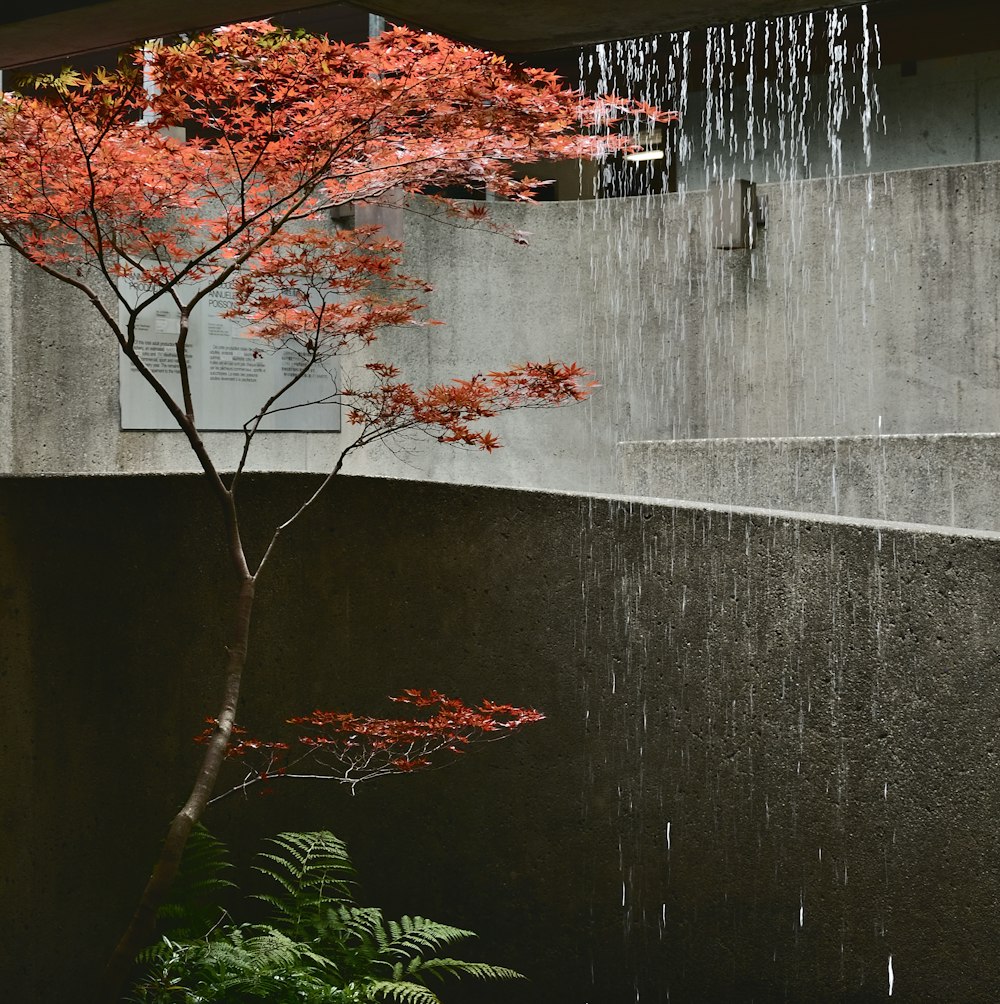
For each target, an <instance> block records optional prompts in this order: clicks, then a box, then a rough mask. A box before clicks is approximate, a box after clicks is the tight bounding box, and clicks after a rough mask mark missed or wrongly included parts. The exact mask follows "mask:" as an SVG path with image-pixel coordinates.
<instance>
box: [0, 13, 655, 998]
mask: <svg viewBox="0 0 1000 1004" xmlns="http://www.w3.org/2000/svg"><path fill="white" fill-rule="evenodd" d="M622 116H626V117H634V118H635V119H636V121H639V120H642V121H646V120H647V119H648V118H654V119H656V118H658V119H661V120H662V119H663V118H665V117H667V116H666V115H665V114H664V113H660V112H657V111H656V110H654V109H651V108H649V107H647V106H644V105H641V104H638V103H634V102H627V101H619V100H617V99H601V100H590V99H587V98H585V97H583V96H582V95H580V94H579V93H576V92H574V91H572V90H568V89H566V88H565V87H563V86H562V85H561V84H560V82H559V81H558V80H557V78H556V77H555V76H553V75H552V74H551V73H548V72H546V71H542V70H531V69H518V68H515V67H512V66H510V65H508V63H506V62H505V61H504V60H503V59H501V58H500V57H498V56H495V55H491V54H488V53H484V52H480V51H477V50H475V49H472V48H469V47H466V46H462V45H459V44H456V43H453V42H450V41H448V40H446V39H443V38H439V37H436V36H433V35H428V34H421V33H417V32H414V31H410V30H407V29H403V28H393V29H391V30H389V31H386V32H385V33H384V34H382V35H381V36H380V37H378V38H375V39H373V40H371V41H370V42H368V43H367V44H362V45H346V44H341V43H338V42H333V41H330V40H328V39H326V38H316V37H309V36H299V35H293V34H289V33H286V32H283V31H279V30H277V29H275V28H274V27H272V26H271V25H270V24H269V23H268V22H254V23H248V24H243V25H237V26H234V27H228V28H222V29H219V30H217V31H215V32H212V33H207V34H202V35H198V36H196V37H192V38H190V39H187V40H184V41H181V42H178V43H176V44H165V45H164V44H155V45H150V46H147V47H145V48H144V49H143V50H141V51H138V52H137V53H136V54H135V55H134V56H132V57H130V58H128V59H125V60H123V62H122V63H121V65H119V66H118V67H117V68H116V69H113V70H98V71H96V72H94V73H91V74H77V73H72V72H68V71H67V72H65V73H63V74H60V75H56V76H51V77H41V78H36V79H35V80H34V82H33V83H31V84H30V85H28V86H25V87H22V88H21V92H20V93H7V94H4V96H3V101H2V105H0V238H2V242H3V243H4V244H5V245H6V246H7V247H9V248H10V249H12V250H13V252H15V253H16V254H18V255H20V256H21V257H22V258H24V259H25V260H26V261H28V262H30V263H31V264H32V265H34V266H36V267H37V268H39V269H41V270H42V271H44V272H46V273H47V274H49V275H50V276H52V277H53V278H55V279H57V280H59V281H60V282H63V283H66V284H68V285H69V286H72V287H74V288H75V289H77V290H79V291H80V292H81V293H82V294H83V296H84V297H86V299H87V300H88V301H89V303H90V304H91V305H92V307H93V309H94V310H95V311H97V313H98V314H99V315H100V317H101V318H102V319H103V322H104V325H105V326H106V329H107V334H108V344H109V350H112V351H120V352H121V353H123V354H124V356H125V357H126V358H127V360H128V361H129V363H131V365H132V366H133V367H134V368H135V370H136V371H137V372H138V373H139V374H140V375H141V377H142V378H143V379H145V381H146V382H147V383H148V385H149V387H150V388H152V391H153V392H154V394H155V395H156V397H157V398H158V399H159V401H160V402H162V405H163V406H164V407H165V408H166V409H167V411H168V412H169V414H170V416H171V417H172V419H173V421H174V422H176V425H177V427H178V429H179V430H180V431H181V433H183V435H184V436H185V437H186V438H187V442H188V443H189V444H190V447H191V450H192V451H193V452H194V454H195V456H196V457H197V460H198V463H199V464H200V466H201V469H202V470H203V472H204V476H205V478H206V479H207V480H208V482H210V484H211V486H212V490H213V493H214V496H215V498H216V500H217V502H218V506H219V510H220V512H221V514H222V519H223V524H224V534H225V545H226V548H227V552H228V555H229V560H230V563H231V566H232V569H233V571H234V573H235V586H234V589H233V593H232V595H231V596H230V597H228V598H227V601H228V602H229V603H230V604H231V606H232V615H231V616H232V620H231V626H230V628H229V634H228V641H227V646H226V653H225V656H224V659H223V665H222V666H221V670H220V682H221V694H220V698H219V704H218V707H217V709H216V710H215V714H214V715H213V721H212V727H211V729H210V731H209V734H208V735H207V736H206V737H205V743H204V756H203V758H202V761H201V764H200V767H199V769H198V771H197V775H196V777H195V779H194V782H193V785H192V788H191V792H190V795H189V797H188V799H187V801H186V803H185V804H184V806H183V807H182V809H181V810H180V811H179V812H178V813H177V815H176V816H175V817H174V819H173V821H172V822H171V824H170V826H169V830H168V833H167V836H166V839H165V841H164V845H163V850H162V854H161V856H160V858H159V860H158V861H157V862H156V864H155V867H154V869H153V871H152V875H151V877H150V879H149V882H148V884H147V885H146V888H145V891H144V892H143V895H142V898H141V901H140V903H139V906H138V908H137V910H136V913H135V916H134V917H133V919H132V922H131V923H130V925H129V927H128V929H127V931H126V933H125V934H124V935H123V937H122V939H121V941H120V943H119V945H118V947H117V949H116V951H115V953H114V955H113V957H112V959H111V962H110V963H109V966H108V971H107V980H108V982H107V987H108V989H107V994H108V996H109V997H112V998H113V997H114V996H115V995H116V994H117V989H118V987H120V985H121V982H122V979H123V976H124V974H125V973H126V972H127V969H128V966H129V964H130V963H131V960H132V958H133V957H134V955H135V952H136V950H137V949H138V948H139V947H141V945H142V944H143V943H144V942H145V941H146V940H147V939H148V938H149V937H150V935H151V932H152V930H153V924H154V920H155V916H156V911H157V908H158V906H159V905H160V903H161V902H162V901H163V898H164V896H165V894H166V892H167V890H168V888H169V886H170V884H171V882H172V880H173V878H174V876H175V874H176V871H177V868H178V864H179V861H180V857H181V854H182V852H183V849H184V845H185V842H186V840H187V837H188V834H189V833H190V831H191V828H192V826H193V825H194V824H195V823H196V822H197V821H198V819H199V818H200V817H201V815H202V813H203V811H204V809H205V807H206V805H207V803H208V802H209V800H210V799H211V798H212V795H213V792H214V790H215V787H216V782H217V778H218V776H219V771H220V767H221V765H222V764H223V761H224V760H225V758H226V756H227V750H230V749H231V748H233V728H234V720H235V715H236V708H237V702H238V700H239V693H240V682H241V678H242V675H243V670H244V666H245V664H246V660H247V645H248V639H249V631H250V622H251V613H252V610H253V604H254V595H255V592H256V589H257V587H258V584H259V582H260V581H261V574H262V572H263V571H264V569H265V568H266V566H267V564H268V562H269V559H270V557H271V555H272V553H273V551H274V547H275V546H276V544H277V543H278V541H279V539H280V537H281V535H282V533H283V532H284V531H285V530H286V529H287V528H288V527H289V526H290V525H291V524H292V523H293V522H295V521H296V520H297V519H299V518H300V517H301V516H302V515H303V513H304V512H306V511H307V510H308V508H309V507H310V506H311V505H312V503H313V502H315V500H316V498H317V497H318V496H319V495H320V493H321V492H322V491H323V489H324V488H325V487H326V485H327V484H329V482H330V479H331V478H332V477H334V476H335V475H336V474H337V473H338V472H340V470H341V469H342V467H343V464H344V461H345V460H346V458H347V457H348V456H349V455H350V454H351V453H352V452H354V451H355V450H359V449H362V448H363V447H365V446H367V445H369V444H371V443H374V442H377V441H380V440H384V439H386V438H388V437H392V436H398V435H400V434H403V433H407V432H424V433H428V434H430V435H431V436H433V437H435V438H436V439H438V440H440V441H441V442H443V443H457V444H462V445H465V446H470V447H474V448H479V449H483V450H492V449H494V448H495V447H496V446H497V445H498V443H497V440H496V438H495V437H494V435H493V434H492V433H490V432H489V431H486V430H482V429H480V428H479V427H477V426H476V423H477V422H478V421H479V420H481V419H488V418H491V417H493V416H495V415H497V414H499V413H500V412H503V411H507V410H510V409H514V408H521V407H529V406H546V405H558V404H562V403H564V402H570V401H579V400H581V399H582V398H584V397H586V396H587V394H588V392H589V390H590V388H591V386H593V385H592V384H591V383H590V382H589V380H588V377H589V374H587V373H586V372H585V371H584V370H583V369H581V367H580V366H578V365H577V364H575V363H558V362H552V361H541V362H527V363H522V364H520V365H516V366H508V367H507V368H499V369H497V370H496V371H495V372H490V373H485V374H474V375H468V376H466V377H464V378H462V379H456V380H455V381H454V382H452V383H449V384H443V385H440V386H435V387H430V388H415V387H413V386H411V385H410V384H408V383H406V382H405V381H404V380H403V379H402V378H401V374H400V373H399V371H398V370H397V368H396V367H395V366H393V365H392V363H391V361H386V362H373V363H369V364H368V366H367V368H366V371H365V372H366V373H367V375H368V378H369V380H368V382H367V383H364V384H362V385H358V386H353V387H343V388H340V389H337V390H335V391H334V392H333V393H330V394H328V395H326V396H324V397H323V398H322V403H323V404H326V405H330V404H338V405H343V407H344V408H345V413H346V416H347V419H348V423H349V425H350V435H345V436H344V445H343V448H342V449H341V451H340V454H339V456H338V457H337V459H336V461H335V463H333V465H332V466H331V468H330V470H329V472H328V474H327V477H326V478H325V479H324V480H323V481H322V483H321V484H320V485H319V487H317V488H316V489H315V490H314V491H313V492H312V493H311V494H309V495H308V497H306V498H303V500H302V502H301V504H300V505H299V507H298V508H297V509H296V510H295V511H293V512H290V513H288V515H287V518H286V519H285V520H284V521H283V522H281V523H280V524H279V525H277V526H275V527H274V528H273V533H272V534H271V537H270V543H269V544H268V545H267V546H266V547H265V548H264V549H263V551H262V554H261V555H260V556H259V557H257V558H256V559H255V560H251V558H250V556H248V554H247V552H246V550H245V548H244V542H243V537H242V534H241V510H240V501H241V496H240V493H239V485H240V479H241V477H242V475H243V473H244V470H245V469H246V467H247V465H248V463H249V460H250V456H251V451H252V447H253V444H254V440H255V436H256V435H257V433H258V431H259V430H260V427H261V423H262V422H264V420H265V419H267V418H268V417H269V416H272V415H274V414H276V413H278V412H281V411H282V410H284V409H286V408H290V407H300V406H302V402H301V401H299V400H298V399H293V398H292V396H291V392H292V389H293V388H295V387H296V386H297V385H299V384H304V382H305V380H306V377H307V376H308V375H309V374H310V373H311V372H314V371H315V370H316V369H317V368H319V367H323V366H324V365H325V364H326V363H327V361H328V360H329V359H330V358H331V357H333V356H336V355H338V354H341V353H344V352H348V351H351V350H354V349H357V348H359V347H361V346H365V345H368V344H370V343H371V342H372V341H374V340H375V338H376V337H377V334H378V332H379V330H380V329H381V328H384V327H386V326H398V325H411V326H414V327H417V326H420V325H422V324H425V323H427V322H426V321H424V320H423V319H422V316H421V315H420V313H419V311H420V308H421V304H420V300H419V295H420V294H421V293H423V292H425V291H426V289H427V287H426V286H425V285H424V284H423V283H421V282H420V281H419V280H418V279H414V278H411V277H408V276H405V275H403V274H401V273H400V272H399V271H398V265H399V261H400V251H401V247H400V245H399V243H398V242H396V241H393V240H389V239H388V238H386V237H385V236H384V235H382V234H381V233H380V232H379V230H378V228H377V227H360V228H357V229H352V230H341V231H337V230H336V229H334V228H333V227H331V226H330V225H329V223H328V217H329V214H330V211H331V210H333V209H335V208H336V207H340V206H344V205H347V204H348V203H357V202H361V201H363V202H368V203H376V204H377V203H378V202H379V201H380V200H388V201H392V202H396V201H397V200H398V198H399V195H400V193H404V194H407V193H408V194H410V195H416V194H419V193H423V192H440V191H442V190H444V189H447V188H448V186H453V185H464V186H472V187H474V188H480V189H483V188H486V189H489V190H490V191H491V192H493V193H495V194H496V195H497V196H498V197H501V198H506V199H530V197H531V194H532V191H533V190H534V188H535V185H534V183H533V182H531V181H530V180H526V179H519V178H518V177H517V176H516V175H515V173H514V172H513V170H512V166H513V165H514V164H518V163H522V164H523V163H531V162H535V161H540V160H546V159H557V158H558V159H562V158H577V157H593V156H598V155H601V154H603V153H605V152H607V151H609V150H616V149H621V148H622V147H624V146H625V145H627V144H628V138H627V135H625V134H624V133H621V134H619V133H616V131H615V129H614V126H613V123H614V122H615V120H616V119H618V118H620V117H622ZM434 205H436V206H437V207H438V208H439V209H443V210H446V211H449V212H453V213H457V214H458V215H457V217H456V218H457V219H458V220H459V221H460V222H463V223H476V222H479V221H480V220H481V219H482V217H483V216H484V213H483V210H482V207H481V205H476V204H473V205H472V206H468V205H466V206H465V207H464V208H463V207H462V206H459V205H456V204H454V203H449V202H448V201H447V200H443V199H440V198H439V197H438V198H437V202H436V203H434ZM223 285H226V286H228V287H229V288H230V289H231V290H232V305H231V308H230V311H229V316H231V317H236V318H239V319H240V320H241V322H242V323H243V324H244V326H245V332H246V334H247V336H248V337H251V338H256V339H259V344H260V345H261V346H263V347H266V348H267V349H268V350H269V351H272V350H274V347H275V346H281V347H286V348H290V349H291V350H293V353H294V358H295V359H296V360H297V364H296V366H295V367H294V370H293V372H291V373H290V374H289V375H287V379H286V381H285V383H284V384H283V385H282V386H280V387H279V388H278V389H277V390H276V391H275V392H274V393H273V394H272V395H271V396H270V397H269V399H268V400H267V401H265V402H264V403H263V404H261V405H260V406H259V408H257V409H256V410H255V411H254V413H253V414H250V415H248V416H247V421H246V424H245V425H244V431H243V449H242V455H241V457H240V459H239V462H238V464H236V466H235V469H232V470H224V469H222V468H221V467H220V465H219V464H218V463H217V461H216V460H215V459H214V458H213V457H212V455H211V454H210V452H209V450H208V448H207V447H206V445H205V441H204V439H203V436H202V430H203V425H201V424H200V423H199V414H198V413H197V411H196V395H195V394H194V393H193V391H192V370H191V366H192V364H191V362H190V361H189V358H188V353H187V351H186V349H187V344H188V338H189V332H190V324H191V317H192V312H193V311H194V310H195V309H196V308H197V307H198V305H199V303H201V301H202V300H204V299H205V297H207V296H209V295H210V294H211V293H212V292H213V291H214V290H217V289H219V288H220V287H221V286H223ZM126 287H128V288H129V289H131V290H132V291H138V292H137V293H134V295H128V294H127V293H126ZM159 305H167V306H169V307H170V309H171V311H172V312H173V313H174V314H175V315H176V316H177V328H176V337H175V338H174V339H173V346H174V351H175V354H176V371H177V375H178V376H179V380H178V381H177V382H176V385H174V384H171V383H170V382H168V381H166V380H165V379H164V378H163V376H162V371H159V372H158V371H157V369H156V367H155V366H153V365H152V364H151V362H150V360H149V359H148V358H144V355H143V349H142V344H141V341H142V340H141V339H140V338H137V327H138V326H139V319H140V315H142V314H143V313H144V312H145V311H148V310H150V309H151V308H154V307H156V306H159ZM173 387H175V388H176V389H172V388H173ZM299 390H301V387H299ZM293 400H294V402H295V403H290V402H292V401H293ZM494 710H496V707H495V706H494ZM480 712H482V713H483V714H488V713H489V709H485V710H484V708H481V709H480ZM321 714H322V713H321ZM307 718H308V716H307ZM300 724H302V725H304V724H307V719H302V720H301V721H300ZM308 724H310V725H311V726H313V727H314V728H315V729H316V730H319V731H318V732H314V734H313V738H314V746H313V749H314V750H319V749H320V747H323V746H324V745H325V746H326V747H328V748H332V746H333V745H336V744H334V743H330V742H327V741H325V740H324V739H323V738H322V736H323V735H327V737H328V738H329V729H330V727H331V726H332V725H333V724H334V720H333V719H330V720H325V719H324V720H323V721H320V720H319V718H316V717H315V716H314V718H313V719H310V720H309V721H308ZM355 724H357V723H355ZM324 730H326V731H324ZM369 738H370V737H369ZM236 742H237V743H238V742H239V737H237V738H236ZM458 743H459V740H458V739H457V738H455V739H454V740H453V741H452V745H453V746H455V745H456V744H458ZM418 745H419V744H418ZM305 746H306V747H307V746H308V744H305ZM415 749H416V747H415ZM422 758H423V754H422V753H420V752H419V751H417V752H415V753H414V756H413V757H412V758H411V759H410V760H406V759H405V758H404V759H403V760H398V758H397V760H398V762H397V767H399V766H400V765H401V764H403V763H404V762H406V763H411V764H417V763H418V761H419V760H420V759H422Z"/></svg>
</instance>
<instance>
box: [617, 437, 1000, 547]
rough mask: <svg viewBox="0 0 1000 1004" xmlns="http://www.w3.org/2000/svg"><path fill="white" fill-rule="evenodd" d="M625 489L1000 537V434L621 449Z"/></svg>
mask: <svg viewBox="0 0 1000 1004" xmlns="http://www.w3.org/2000/svg"><path fill="white" fill-rule="evenodd" d="M617 457H618V469H619V478H620V482H619V483H620V486H621V489H620V490H621V491H622V492H624V493H625V494H628V495H642V496H649V497H653V498H664V499H690V500H695V501H699V502H713V503H718V504H720V505H743V506H759V507H762V508H767V509H786V510H788V509H791V510H795V511H798V512H821V513H832V514H835V515H841V516H861V517H864V518H869V519H890V520H894V521H898V522H904V523H935V524H941V525H943V526H961V527H978V528H980V529H985V530H1000V436H998V435H996V434H994V435H989V436H963V435H951V436H858V437H848V438H844V439H834V438H815V439H691V440H673V441H669V442H662V441H661V442H646V443H620V444H619V445H618V449H617Z"/></svg>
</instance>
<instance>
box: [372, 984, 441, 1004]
mask: <svg viewBox="0 0 1000 1004" xmlns="http://www.w3.org/2000/svg"><path fill="white" fill-rule="evenodd" d="M369 988H370V990H371V992H372V995H373V998H374V999H377V1000H385V1001H394V1002H397V1004H441V999H440V998H439V997H438V995H437V994H435V993H434V992H433V991H431V990H428V989H427V987H424V986H421V985H420V984H419V983H408V982H405V981H404V982H396V981H394V980H372V981H371V983H370V984H369Z"/></svg>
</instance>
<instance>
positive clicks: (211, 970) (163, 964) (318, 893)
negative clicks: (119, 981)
mask: <svg viewBox="0 0 1000 1004" xmlns="http://www.w3.org/2000/svg"><path fill="white" fill-rule="evenodd" d="M269 844H270V847H269V849H268V850H267V851H264V852H262V853H261V854H260V855H259V857H258V863H257V864H255V865H254V870H255V871H256V872H257V873H258V874H259V875H261V876H263V877H264V879H265V880H266V881H267V882H268V883H269V884H270V885H272V886H276V887H277V891H276V892H275V891H271V892H264V893H261V894H257V895H255V896H254V897H253V898H254V899H257V900H259V901H262V902H264V903H266V904H268V905H269V906H270V907H271V910H272V911H273V917H272V920H271V923H270V924H243V925H237V924H233V923H229V922H224V918H225V914H224V912H223V911H221V909H220V907H219V906H218V904H217V903H216V904H215V905H214V907H213V910H212V915H213V916H214V920H213V921H212V923H210V924H207V925H205V926H202V927H200V928H198V929H197V932H196V933H191V930H192V928H191V924H190V923H188V921H192V920H193V919H200V920H201V921H202V922H204V916H203V915H202V914H200V913H199V912H198V911H199V910H200V909H201V907H200V906H198V905H197V904H202V905H203V904H204V902H205V900H206V897H207V898H209V899H210V898H211V897H213V896H215V897H218V896H219V895H220V894H222V893H223V892H225V891H227V890H228V889H230V888H231V887H232V885H233V884H232V883H231V882H229V881H228V880H226V879H223V878H222V877H221V876H222V873H223V871H225V870H226V869H227V868H229V867H231V866H230V865H229V862H228V856H227V854H226V851H225V847H224V846H223V845H222V844H221V843H220V842H219V841H216V840H215V839H214V838H212V837H211V836H210V835H209V834H208V833H207V832H206V831H204V830H200V831H199V833H198V836H197V837H196V838H195V840H194V843H193V845H192V850H191V852H190V860H189V859H188V855H187V854H186V855H185V861H184V866H183V868H182V874H183V875H184V876H185V878H184V880H183V883H182V884H181V885H180V887H179V892H178V895H177V896H176V897H175V900H176V903H174V904H172V905H171V910H173V908H174V907H175V906H176V909H177V911H179V916H181V917H183V918H184V919H185V923H184V924H183V925H181V930H180V931H179V932H178V933H175V932H171V936H170V937H167V936H164V937H163V938H161V940H160V941H159V942H158V943H157V944H156V945H154V946H152V948H150V949H147V950H146V951H145V952H144V953H142V955H141V956H140V959H139V960H138V961H139V962H140V963H141V964H142V968H143V976H142V978H141V979H140V980H138V981H137V982H136V984H135V986H134V991H133V993H134V996H133V997H132V998H130V999H131V1000H133V1001H135V1002H138V1004H168V1002H169V1004H241V1002H244V1001H248V1002H249V1001H268V1002H272V1004H372V1002H387V1004H441V1001H440V999H439V998H438V996H437V994H435V993H434V992H433V991H432V990H430V989H429V988H428V986H427V980H428V979H430V978H434V979H440V978H443V977H445V976H471V977H474V978H478V979H495V980H510V979H519V978H520V973H517V972H515V971H514V970H512V969H505V968H503V967H500V966H493V965H490V964H489V963H485V962H465V961H462V960H460V959H453V958H449V957H438V956H437V954H436V953H437V952H438V951H440V950H441V949H443V948H445V947H447V946H450V945H453V944H455V943H457V942H460V941H464V940H467V939H468V938H473V937H475V935H474V934H473V932H472V931H466V930H464V929H462V928H459V927H452V926H450V925H448V924H439V923H437V922H436V921H432V920H427V919H426V918H424V917H401V918H400V919H399V920H386V919H385V917H384V915H383V913H382V911H381V910H379V909H378V908H376V907H362V906H358V905H357V904H356V903H355V901H354V896H353V888H354V869H353V866H352V865H351V861H350V858H349V857H348V855H347V849H346V847H345V845H344V843H343V842H342V841H340V840H338V839H337V838H336V837H335V836H333V834H332V833H328V832H326V831H320V832H316V833H281V834H279V835H278V836H277V837H275V838H274V839H272V840H270V841H269ZM192 904H196V905H192ZM168 912H169V911H168ZM220 916H221V917H222V918H223V920H222V921H220Z"/></svg>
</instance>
